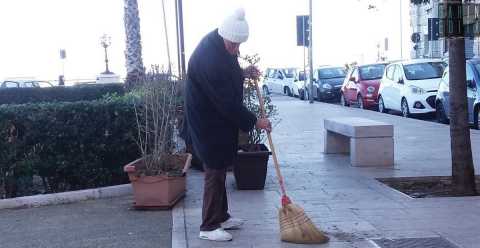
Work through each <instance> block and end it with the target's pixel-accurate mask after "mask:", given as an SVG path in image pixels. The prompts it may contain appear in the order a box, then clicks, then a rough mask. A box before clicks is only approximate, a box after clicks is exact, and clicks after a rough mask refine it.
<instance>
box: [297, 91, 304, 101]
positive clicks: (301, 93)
mask: <svg viewBox="0 0 480 248" xmlns="http://www.w3.org/2000/svg"><path fill="white" fill-rule="evenodd" d="M298 94H299V98H300V100H305V91H304V90H298Z"/></svg>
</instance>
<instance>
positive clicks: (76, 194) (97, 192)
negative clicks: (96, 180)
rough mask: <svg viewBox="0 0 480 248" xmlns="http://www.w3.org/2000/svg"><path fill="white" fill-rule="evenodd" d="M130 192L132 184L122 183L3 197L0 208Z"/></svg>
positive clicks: (108, 196) (71, 200) (50, 203)
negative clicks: (42, 193) (94, 187)
mask: <svg viewBox="0 0 480 248" xmlns="http://www.w3.org/2000/svg"><path fill="white" fill-rule="evenodd" d="M130 194H132V186H131V185H130V184H122V185H116V186H109V187H103V188H96V189H86V190H78V191H69V192H62V193H54V194H45V195H34V196H23V197H17V198H11V199H4V200H0V209H18V208H31V207H40V206H47V205H58V204H67V203H73V202H78V201H85V200H94V199H102V198H111V197H118V196H126V195H130Z"/></svg>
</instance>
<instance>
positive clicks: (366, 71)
mask: <svg viewBox="0 0 480 248" xmlns="http://www.w3.org/2000/svg"><path fill="white" fill-rule="evenodd" d="M386 65H387V63H378V64H369V65H360V66H354V67H352V68H351V69H350V70H349V71H348V73H347V76H346V77H345V81H343V85H342V88H341V96H340V103H341V104H342V105H343V106H350V105H357V106H358V107H359V108H362V109H374V108H377V107H378V99H377V95H378V88H379V87H380V80H381V79H382V76H383V71H384V70H385V66H386Z"/></svg>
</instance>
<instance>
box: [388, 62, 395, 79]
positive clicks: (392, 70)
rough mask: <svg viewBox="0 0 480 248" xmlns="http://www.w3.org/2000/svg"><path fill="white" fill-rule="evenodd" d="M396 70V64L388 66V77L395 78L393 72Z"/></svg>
mask: <svg viewBox="0 0 480 248" xmlns="http://www.w3.org/2000/svg"><path fill="white" fill-rule="evenodd" d="M394 72H395V65H391V66H389V67H388V68H387V75H386V76H387V78H388V79H390V80H393V73H394Z"/></svg>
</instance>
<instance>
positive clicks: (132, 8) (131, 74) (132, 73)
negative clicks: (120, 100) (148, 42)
mask: <svg viewBox="0 0 480 248" xmlns="http://www.w3.org/2000/svg"><path fill="white" fill-rule="evenodd" d="M124 4H125V7H124V8H125V16H124V19H123V21H124V24H125V37H126V49H125V63H126V67H127V78H126V80H125V85H126V87H127V88H130V89H131V88H133V87H134V86H135V84H136V83H138V82H140V81H141V80H142V79H143V77H144V76H145V67H144V66H143V60H142V42H141V36H140V16H139V13H138V2H137V0H124Z"/></svg>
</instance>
